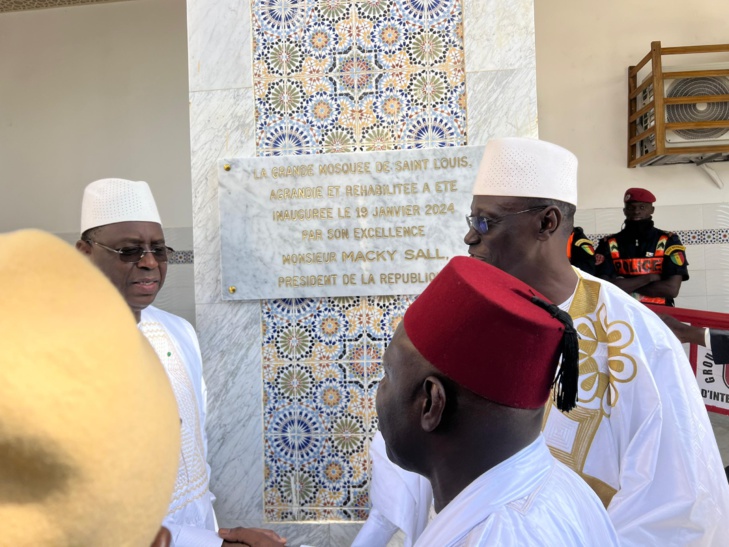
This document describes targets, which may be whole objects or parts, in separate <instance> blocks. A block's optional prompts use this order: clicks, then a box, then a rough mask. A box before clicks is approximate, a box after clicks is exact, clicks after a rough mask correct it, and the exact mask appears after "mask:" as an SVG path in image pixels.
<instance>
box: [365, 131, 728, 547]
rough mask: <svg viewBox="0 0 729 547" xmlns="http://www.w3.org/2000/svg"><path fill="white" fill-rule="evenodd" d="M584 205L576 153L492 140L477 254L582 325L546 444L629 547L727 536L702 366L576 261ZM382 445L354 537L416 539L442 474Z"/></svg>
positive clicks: (479, 201) (476, 202)
mask: <svg viewBox="0 0 729 547" xmlns="http://www.w3.org/2000/svg"><path fill="white" fill-rule="evenodd" d="M576 205H577V158H576V157H575V156H574V154H572V153H571V152H569V151H567V150H565V149H564V148H561V147H560V146H557V145H554V144H551V143H548V142H544V141H539V140H535V139H523V138H507V139H496V140H492V141H489V143H488V144H487V145H486V149H485V151H484V156H483V159H482V161H481V165H480V167H479V173H478V175H477V178H476V181H475V184H474V188H473V201H472V202H471V211H470V214H469V215H467V217H466V221H467V222H468V232H467V233H466V235H465V237H464V242H465V243H466V245H468V254H469V255H470V256H471V257H472V259H475V260H479V261H481V262H486V263H487V264H490V265H492V266H495V267H496V268H498V269H500V270H503V271H504V272H506V273H508V274H511V275H513V276H514V277H516V278H517V279H519V280H520V281H522V282H524V283H526V284H527V285H529V286H530V287H533V288H534V289H535V290H536V291H538V292H539V293H541V294H543V295H544V296H545V297H546V298H547V299H549V301H551V302H553V303H555V304H557V305H558V307H559V308H560V309H561V310H562V311H565V312H567V313H568V314H569V315H570V317H571V318H572V320H573V322H574V326H575V329H576V330H577V332H578V333H579V338H580V339H579V382H578V402H577V406H576V407H575V408H574V409H573V410H571V411H570V412H568V413H565V412H562V411H561V409H560V408H559V407H558V406H557V404H556V403H555V402H554V401H550V402H548V403H547V406H546V408H545V412H544V421H543V424H542V432H543V435H544V439H545V441H546V443H547V446H548V447H549V449H550V451H551V452H552V454H553V455H554V456H555V457H556V458H557V459H558V460H560V461H561V462H562V463H564V464H565V465H567V466H568V467H569V468H570V469H572V470H573V471H575V472H576V473H578V474H579V475H580V476H581V477H582V478H583V480H584V481H585V482H586V483H587V484H588V485H589V486H590V487H591V488H592V490H593V491H594V492H595V493H596V494H597V496H598V497H599V498H600V500H601V501H602V502H603V505H604V506H605V507H606V508H607V511H608V515H609V516H610V519H611V521H612V523H613V525H614V526H615V530H616V532H617V534H618V538H619V540H620V543H621V545H625V546H636V547H638V546H641V547H642V546H645V545H661V546H664V545H681V546H684V545H702V546H704V545H706V546H708V545H712V546H713V545H715V546H723V545H726V544H727V538H729V485H728V484H727V481H726V478H725V474H724V468H723V466H722V462H721V455H720V453H719V449H718V446H717V444H716V439H715V438H714V435H713V433H712V428H711V423H710V422H709V417H708V414H707V412H706V407H705V406H704V402H703V399H702V397H701V393H700V392H699V389H698V385H697V383H696V378H695V376H694V375H693V372H692V370H691V365H690V364H689V362H688V359H687V358H686V354H685V353H684V351H683V347H682V346H681V344H680V342H679V341H678V339H677V338H676V337H675V336H674V335H673V333H672V332H671V331H670V329H668V327H666V325H664V324H663V322H662V321H661V320H660V319H659V318H658V316H656V314H654V313H653V312H652V311H650V310H649V309H648V308H647V307H646V306H644V305H642V304H641V303H639V302H638V301H637V300H635V299H633V298H631V297H630V296H628V295H627V294H626V293H625V292H623V291H622V290H620V289H619V288H618V287H616V286H615V285H613V284H612V283H610V282H608V281H605V280H602V279H599V278H597V277H594V276H592V275H589V274H587V273H585V272H582V271H580V270H579V269H576V268H573V267H572V266H571V265H570V263H569V260H568V259H567V256H566V253H565V248H566V245H567V240H568V238H569V236H570V234H571V232H572V229H573V225H574V214H575V210H576ZM431 314H432V315H433V317H436V318H438V321H439V324H440V325H445V324H447V323H448V321H450V319H447V318H442V317H441V310H440V308H439V307H438V306H433V307H432V308H431ZM498 324H499V323H498V322H493V323H492V325H491V329H496V328H497V325H498ZM489 333H490V329H489V328H488V327H484V328H483V329H482V333H479V334H473V335H472V336H471V337H470V339H469V340H467V341H464V342H463V345H466V346H467V347H469V348H471V349H472V353H473V354H472V359H471V365H472V366H474V367H476V366H479V365H482V363H485V362H487V361H488V359H489V357H490V356H491V355H492V354H493V353H494V352H496V351H497V350H496V349H495V346H494V343H491V342H490V340H491V339H490V338H487V335H489ZM502 336H503V335H502ZM503 338H504V341H505V342H504V347H506V348H508V350H506V351H515V352H519V351H520V348H521V346H522V344H524V345H526V346H527V347H530V348H532V350H531V354H533V355H534V356H535V358H536V357H537V356H540V353H541V351H544V350H541V351H540V350H539V349H538V348H536V347H533V346H530V345H529V342H527V340H528V338H527V337H526V333H521V334H520V335H518V336H514V337H510V338H506V337H505V336H504V337H503ZM482 340H486V342H482ZM502 351H503V350H502ZM425 357H426V359H428V356H427V355H425ZM512 364H513V366H519V365H521V364H522V363H521V362H520V361H519V360H513V361H512ZM383 433H384V431H383ZM370 455H371V456H372V462H373V469H372V483H371V487H370V499H371V500H372V510H371V511H370V516H369V518H368V519H367V522H366V523H365V525H364V526H363V528H362V530H361V531H360V534H359V535H358V536H357V539H356V541H355V544H354V547H365V546H366V547H379V546H384V545H386V544H387V540H388V539H389V537H390V536H391V535H392V534H393V533H394V532H395V531H397V529H400V530H402V532H403V533H404V534H405V536H406V538H405V546H406V547H409V546H411V545H412V544H413V543H414V541H416V539H417V538H418V537H419V536H420V534H422V532H423V530H424V528H425V526H427V523H428V520H429V516H428V511H429V508H430V503H431V500H432V499H433V492H431V491H430V484H428V483H426V481H422V480H420V479H419V476H418V475H417V474H414V473H410V472H408V471H406V470H404V469H402V468H400V467H398V466H397V465H395V464H394V463H392V462H391V461H390V460H389V458H388V456H387V453H386V451H385V449H384V443H383V442H382V435H379V434H378V435H375V437H374V439H373V441H372V445H371V448H370ZM434 488H435V487H434ZM497 543H498V542H497ZM501 543H507V544H516V543H520V542H519V541H518V540H517V539H514V540H513V541H503V542H501ZM525 543H529V542H525ZM532 543H534V542H532ZM437 544H438V543H437V542H436V543H432V544H431V545H437ZM540 544H546V545H550V544H559V543H555V542H540Z"/></svg>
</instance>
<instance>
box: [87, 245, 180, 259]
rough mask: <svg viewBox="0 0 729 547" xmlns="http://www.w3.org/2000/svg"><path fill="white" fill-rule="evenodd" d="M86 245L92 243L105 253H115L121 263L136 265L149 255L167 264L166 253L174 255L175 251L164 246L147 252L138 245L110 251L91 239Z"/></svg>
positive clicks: (110, 249)
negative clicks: (104, 250)
mask: <svg viewBox="0 0 729 547" xmlns="http://www.w3.org/2000/svg"><path fill="white" fill-rule="evenodd" d="M87 243H93V244H94V245H98V246H99V247H101V248H102V249H106V250H107V251H110V252H112V253H116V254H118V255H119V259H120V260H121V261H122V262H129V263H133V264H136V263H137V262H139V261H140V260H142V259H143V258H144V255H146V254H151V255H152V256H154V259H155V260H156V261H157V262H167V258H168V257H167V255H168V253H174V252H175V250H174V249H173V248H172V247H167V246H165V245H161V246H157V247H152V248H151V249H150V250H149V251H148V250H147V249H145V248H144V247H140V246H139V245H135V246H134V247H121V248H120V249H112V248H111V247H107V246H106V245H104V244H102V243H99V242H98V241H92V240H91V239H89V240H87Z"/></svg>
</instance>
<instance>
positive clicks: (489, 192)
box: [473, 137, 577, 206]
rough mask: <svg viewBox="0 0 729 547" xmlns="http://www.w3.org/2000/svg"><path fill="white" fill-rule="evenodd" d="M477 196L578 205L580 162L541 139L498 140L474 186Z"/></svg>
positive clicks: (490, 148)
mask: <svg viewBox="0 0 729 547" xmlns="http://www.w3.org/2000/svg"><path fill="white" fill-rule="evenodd" d="M473 195H474V196H509V197H511V196H514V197H527V198H545V199H555V200H558V201H564V202H567V203H571V204H573V205H575V206H576V205H577V158H576V157H575V155H574V154H573V153H572V152H570V151H569V150H565V149H564V148H562V147H561V146H557V145H556V144H552V143H550V142H546V141H540V140H537V139H525V138H516V137H515V138H507V139H494V140H490V141H489V142H488V143H487V144H486V150H485V151H484V154H483V159H482V160H481V165H480V166H479V169H478V175H477V176H476V182H475V183H474V185H473Z"/></svg>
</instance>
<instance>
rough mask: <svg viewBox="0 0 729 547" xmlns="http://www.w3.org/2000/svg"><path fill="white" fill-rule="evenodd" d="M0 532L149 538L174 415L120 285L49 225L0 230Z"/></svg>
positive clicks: (166, 474) (172, 472)
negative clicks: (46, 230) (43, 228)
mask: <svg viewBox="0 0 729 547" xmlns="http://www.w3.org/2000/svg"><path fill="white" fill-rule="evenodd" d="M0 256H1V257H2V261H0V333H1V334H0V336H1V337H2V345H0V523H2V525H1V528H2V531H0V534H1V536H0V543H2V544H3V545H13V546H24V545H38V544H44V545H54V546H57V547H64V546H84V547H85V546H104V545H109V546H112V545H113V546H115V547H119V546H127V545H128V546H134V547H139V546H148V545H149V544H150V543H151V542H152V540H153V538H154V537H155V534H156V533H157V531H158V530H159V527H160V525H161V522H162V519H163V518H164V516H165V514H166V511H167V507H168V505H169V502H170V497H171V495H172V489H173V485H174V481H175V477H176V474H177V465H178V458H179V452H180V439H179V429H180V423H179V415H178V412H177V405H176V403H175V398H174V395H173V393H172V388H171V387H170V384H169V381H168V379H167V376H166V374H165V371H164V369H163V368H162V365H161V364H160V362H159V360H158V359H157V356H156V355H155V353H154V351H153V350H152V348H151V346H150V345H149V344H148V342H147V340H146V339H145V338H144V336H143V335H142V334H141V333H140V332H139V330H138V329H137V325H136V324H135V321H134V317H133V315H132V312H131V311H130V310H129V308H128V307H127V305H126V303H125V302H124V300H123V299H122V297H121V295H119V293H118V292H117V290H116V289H115V288H114V287H113V286H112V285H111V284H110V283H109V282H108V281H107V280H106V278H105V277H104V276H103V274H102V273H101V272H99V271H98V270H97V269H96V268H95V267H94V266H93V265H92V264H91V263H90V262H89V261H88V260H87V259H86V258H84V257H83V256H82V255H81V254H80V253H78V251H76V250H75V249H74V248H73V247H71V246H70V245H68V244H66V243H64V242H63V241H61V240H60V239H58V238H56V237H55V236H52V235H49V234H46V233H43V232H39V231H35V230H27V231H19V232H14V233H10V234H3V235H0Z"/></svg>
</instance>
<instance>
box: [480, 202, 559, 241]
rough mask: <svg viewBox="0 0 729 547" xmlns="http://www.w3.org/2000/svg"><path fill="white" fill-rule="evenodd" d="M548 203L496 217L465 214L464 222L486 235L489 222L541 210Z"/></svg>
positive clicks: (493, 222)
mask: <svg viewBox="0 0 729 547" xmlns="http://www.w3.org/2000/svg"><path fill="white" fill-rule="evenodd" d="M547 207H549V205H539V206H538V207H530V208H529V209H524V210H523V211H517V212H516V213H508V214H506V215H502V216H500V217H496V218H488V217H484V216H480V215H466V222H467V223H468V227H469V228H473V229H474V230H476V231H477V232H478V233H479V234H481V235H482V236H484V235H486V233H487V232H488V231H489V224H496V223H497V222H500V221H501V220H502V219H504V218H506V217H513V216H514V215H520V214H522V213H529V212H530V211H541V210H543V209H546V208H547Z"/></svg>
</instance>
